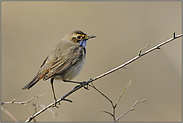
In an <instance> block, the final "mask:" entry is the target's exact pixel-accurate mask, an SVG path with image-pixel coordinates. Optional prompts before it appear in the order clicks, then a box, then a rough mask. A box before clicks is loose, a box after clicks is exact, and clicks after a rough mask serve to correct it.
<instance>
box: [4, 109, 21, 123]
mask: <svg viewBox="0 0 183 123" xmlns="http://www.w3.org/2000/svg"><path fill="white" fill-rule="evenodd" d="M1 110H2V111H4V112H5V113H6V114H7V115H8V116H10V117H11V119H13V121H15V122H18V120H17V119H16V118H15V117H14V116H13V115H12V114H11V113H10V112H9V111H8V110H6V109H5V108H4V107H3V106H1Z"/></svg>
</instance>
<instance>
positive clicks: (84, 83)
mask: <svg viewBox="0 0 183 123" xmlns="http://www.w3.org/2000/svg"><path fill="white" fill-rule="evenodd" d="M63 81H64V82H71V83H77V84H81V85H82V86H83V87H84V88H85V89H86V90H89V89H88V84H86V82H85V81H83V82H76V81H70V80H63ZM85 86H86V87H85Z"/></svg>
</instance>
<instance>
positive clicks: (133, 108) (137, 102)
mask: <svg viewBox="0 0 183 123" xmlns="http://www.w3.org/2000/svg"><path fill="white" fill-rule="evenodd" d="M145 101H146V99H143V100H140V101H136V102H135V104H134V105H133V106H132V107H131V108H130V109H129V110H128V111H127V112H125V113H123V114H122V115H120V116H119V117H118V118H117V119H116V120H115V121H114V122H117V121H118V120H119V119H120V118H122V117H123V116H124V115H126V114H127V113H128V112H130V111H133V110H135V106H136V105H137V104H139V103H141V102H145Z"/></svg>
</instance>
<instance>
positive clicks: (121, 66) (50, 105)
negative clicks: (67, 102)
mask: <svg viewBox="0 0 183 123" xmlns="http://www.w3.org/2000/svg"><path fill="white" fill-rule="evenodd" d="M180 37H182V34H180V35H177V36H175V33H173V37H172V38H170V39H168V40H166V41H164V42H162V43H160V44H158V45H157V46H155V47H153V48H151V49H149V50H147V51H145V52H144V53H139V54H138V55H137V56H136V57H134V58H132V59H131V60H129V61H127V62H126V63H124V64H122V65H120V66H118V67H116V68H114V69H112V70H110V71H108V72H106V73H103V74H101V75H99V76H97V77H95V78H93V79H90V80H89V81H87V82H86V83H85V84H86V85H88V84H89V83H91V82H93V81H96V80H98V79H100V78H102V77H104V76H106V75H109V74H111V73H113V72H115V71H117V70H119V69H121V68H124V67H125V66H126V65H128V64H130V63H131V62H133V61H135V60H137V59H139V58H140V57H142V56H144V55H146V54H148V53H150V52H152V51H154V50H156V49H159V48H160V47H161V46H163V45H165V44H167V43H169V42H171V41H173V40H175V39H177V38H180ZM82 87H83V85H79V86H76V87H75V88H74V89H72V90H71V91H70V92H68V93H67V94H65V95H64V96H63V97H62V98H60V99H58V100H57V102H56V103H59V102H60V101H62V100H64V99H65V98H66V97H68V96H69V95H71V94H72V93H74V92H75V91H77V90H79V89H81V88H82ZM53 105H54V103H51V104H49V105H48V106H46V107H45V108H43V109H41V110H40V111H38V112H37V113H35V114H34V115H33V116H30V117H29V118H28V119H27V120H26V122H30V121H31V120H32V119H33V118H34V117H37V116H38V115H39V114H41V113H42V112H44V111H46V110H47V109H48V108H51V107H52V106H53Z"/></svg>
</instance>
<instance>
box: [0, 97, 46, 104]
mask: <svg viewBox="0 0 183 123" xmlns="http://www.w3.org/2000/svg"><path fill="white" fill-rule="evenodd" d="M42 96H44V94H42V95H38V96H33V97H32V98H31V99H29V100H27V101H23V102H16V99H13V100H12V101H10V102H2V103H1V105H5V104H20V105H26V104H27V103H30V102H31V101H32V100H33V99H35V98H38V97H42Z"/></svg>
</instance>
